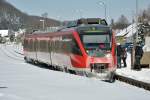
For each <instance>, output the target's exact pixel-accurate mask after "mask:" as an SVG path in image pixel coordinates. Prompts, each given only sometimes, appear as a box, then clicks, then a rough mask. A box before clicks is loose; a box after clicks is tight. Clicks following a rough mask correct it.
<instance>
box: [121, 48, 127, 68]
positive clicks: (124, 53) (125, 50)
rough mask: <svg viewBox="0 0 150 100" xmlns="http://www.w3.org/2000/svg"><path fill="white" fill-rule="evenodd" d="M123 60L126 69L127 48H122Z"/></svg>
mask: <svg viewBox="0 0 150 100" xmlns="http://www.w3.org/2000/svg"><path fill="white" fill-rule="evenodd" d="M121 59H122V61H123V64H124V67H127V64H126V59H127V49H126V48H125V47H122V55H121Z"/></svg>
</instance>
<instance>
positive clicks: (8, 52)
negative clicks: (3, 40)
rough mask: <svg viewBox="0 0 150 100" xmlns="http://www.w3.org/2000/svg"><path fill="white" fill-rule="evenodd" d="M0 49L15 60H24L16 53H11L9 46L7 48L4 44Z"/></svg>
mask: <svg viewBox="0 0 150 100" xmlns="http://www.w3.org/2000/svg"><path fill="white" fill-rule="evenodd" d="M0 51H1V52H2V53H3V54H4V55H6V56H7V57H9V58H11V59H14V60H19V61H24V60H23V59H22V58H21V57H18V56H16V55H15V54H13V53H11V52H10V51H9V50H7V48H5V46H4V45H1V46H0Z"/></svg>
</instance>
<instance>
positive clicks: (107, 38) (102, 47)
mask: <svg viewBox="0 0 150 100" xmlns="http://www.w3.org/2000/svg"><path fill="white" fill-rule="evenodd" d="M80 38H81V41H82V43H83V45H84V48H85V50H86V52H87V54H88V55H90V56H96V57H104V56H105V54H106V52H108V51H110V50H111V34H110V33H98V32H95V33H89V32H88V33H84V34H82V35H81V34H80Z"/></svg>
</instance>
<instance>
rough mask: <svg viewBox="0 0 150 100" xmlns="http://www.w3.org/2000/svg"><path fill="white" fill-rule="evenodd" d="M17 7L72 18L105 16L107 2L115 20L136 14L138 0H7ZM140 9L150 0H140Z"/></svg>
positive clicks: (30, 11)
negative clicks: (122, 15)
mask: <svg viewBox="0 0 150 100" xmlns="http://www.w3.org/2000/svg"><path fill="white" fill-rule="evenodd" d="M7 1H8V2H10V3H11V4H13V5H14V6H15V7H16V8H18V9H20V10H21V11H23V12H25V13H28V14H30V15H38V16H41V14H42V13H44V12H47V13H48V17H49V18H54V19H58V20H72V19H77V18H80V17H86V18H88V17H101V18H104V16H105V13H104V5H103V4H102V3H99V1H102V2H104V3H105V4H106V6H107V7H106V8H107V19H108V21H110V19H112V18H113V19H115V21H116V20H117V19H118V18H119V17H120V15H121V14H124V15H125V16H127V17H128V19H129V20H131V19H132V16H133V15H135V8H136V0H7ZM138 4H139V11H141V10H143V9H145V8H147V7H148V6H150V0H138Z"/></svg>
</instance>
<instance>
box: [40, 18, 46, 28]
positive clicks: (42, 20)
mask: <svg viewBox="0 0 150 100" xmlns="http://www.w3.org/2000/svg"><path fill="white" fill-rule="evenodd" d="M40 21H41V22H42V23H43V24H42V25H43V30H44V29H45V26H44V24H45V23H44V22H45V20H44V19H41V20H40Z"/></svg>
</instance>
